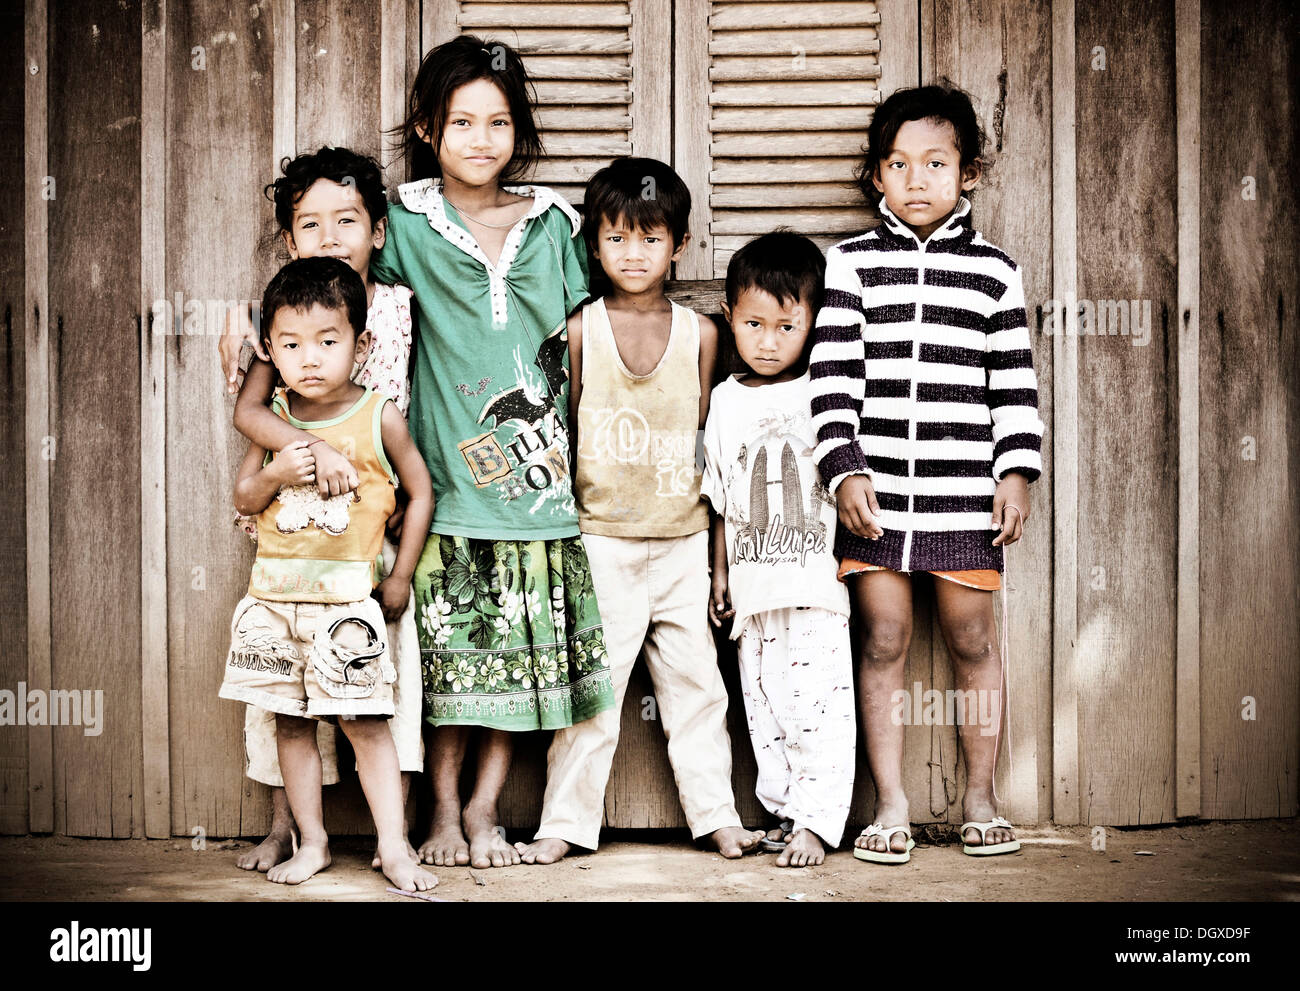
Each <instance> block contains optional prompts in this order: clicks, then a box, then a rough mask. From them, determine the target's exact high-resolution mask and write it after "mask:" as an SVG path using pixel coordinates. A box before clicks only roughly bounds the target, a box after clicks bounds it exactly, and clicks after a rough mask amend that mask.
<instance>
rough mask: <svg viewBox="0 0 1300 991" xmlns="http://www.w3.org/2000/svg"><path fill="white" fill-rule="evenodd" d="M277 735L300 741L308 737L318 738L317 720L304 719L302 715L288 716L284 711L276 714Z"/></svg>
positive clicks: (281, 737)
mask: <svg viewBox="0 0 1300 991" xmlns="http://www.w3.org/2000/svg"><path fill="white" fill-rule="evenodd" d="M275 735H276V737H277V738H279V739H283V740H289V741H298V740H303V739H307V738H311V739H312V740H315V739H316V720H315V719H304V718H303V717H302V716H286V715H285V714H284V713H282V712H277V713H276V714H275Z"/></svg>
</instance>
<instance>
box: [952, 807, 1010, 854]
mask: <svg viewBox="0 0 1300 991" xmlns="http://www.w3.org/2000/svg"><path fill="white" fill-rule="evenodd" d="M995 828H997V829H1014V828H1015V827H1014V826H1012V825H1011V823H1009V822H1007V820H1005V819H1003V818H1002V817H1001V816H994V817H993V818H992V819H990V820H989V821H988V822H963V823H962V824H961V839H962V847H961V852H962V853H964V854H966V855H967V856H969V857H996V856H997V855H998V854H1000V853H1015V852H1016V851H1017V850H1019V849H1020V841H1019V840H1007V842H1005V843H994V844H992V845H989V844H986V843H985V842H984V839H985V836H986V834H987V833H988V831H989V830H990V829H995ZM968 829H973V830H975V831H976V832H978V833H979V834H980V845H979V846H971V845H970V844H968V843H967V842H966V830H968Z"/></svg>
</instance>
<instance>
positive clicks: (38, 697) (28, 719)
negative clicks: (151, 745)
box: [0, 681, 104, 736]
mask: <svg viewBox="0 0 1300 991" xmlns="http://www.w3.org/2000/svg"><path fill="white" fill-rule="evenodd" d="M0 726H81V727H84V729H83V733H84V734H85V735H86V736H99V734H100V733H102V732H104V691H103V689H102V688H97V689H95V690H94V691H93V692H92V691H91V690H90V689H88V688H86V689H81V690H80V691H79V690H77V689H75V688H73V689H67V690H65V689H62V688H52V689H50V690H49V691H45V690H44V689H42V688H33V689H30V690H29V689H28V688H27V682H25V681H20V682H18V690H17V691H10V690H9V689H8V688H0Z"/></svg>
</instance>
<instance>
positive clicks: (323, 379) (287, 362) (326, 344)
mask: <svg viewBox="0 0 1300 991" xmlns="http://www.w3.org/2000/svg"><path fill="white" fill-rule="evenodd" d="M267 337H268V339H269V341H270V345H271V360H272V361H273V362H274V363H275V367H276V369H277V370H278V371H279V372H280V377H281V378H283V379H284V384H285V385H287V386H288V387H289V388H290V389H292V390H293V391H294V392H296V393H298V395H300V396H302V397H303V398H305V399H312V400H317V401H328V400H329V399H331V398H333V395H334V393H335V392H337V391H338V390H339V389H340V388H341V387H343V386H344V385H346V384H347V383H348V381H349V380H350V377H351V375H352V366H353V364H354V362H358V361H363V360H365V357H366V353H367V351H368V350H369V348H370V332H369V331H365V332H363V333H362V334H361V335H360V336H359V337H356V338H355V339H354V337H353V333H352V327H351V326H350V325H349V324H348V315H347V311H345V310H341V309H330V308H328V307H324V306H321V305H320V304H319V303H316V304H313V305H312V307H311V309H309V310H295V309H292V308H290V307H287V306H286V307H282V308H281V309H279V310H277V311H276V313H275V318H274V320H273V321H272V324H271V329H270V332H269V333H268V335H267Z"/></svg>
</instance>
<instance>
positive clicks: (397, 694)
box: [244, 537, 424, 788]
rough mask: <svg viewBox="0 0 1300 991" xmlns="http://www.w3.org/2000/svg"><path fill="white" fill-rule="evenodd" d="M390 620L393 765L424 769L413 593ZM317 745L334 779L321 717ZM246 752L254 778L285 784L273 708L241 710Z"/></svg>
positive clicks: (387, 563)
mask: <svg viewBox="0 0 1300 991" xmlns="http://www.w3.org/2000/svg"><path fill="white" fill-rule="evenodd" d="M383 558H384V574H388V572H389V571H391V570H392V568H393V562H394V561H396V560H397V548H396V546H394V544H393V542H392V541H391V540H389V539H388V538H387V537H385V538H384V551H383ZM387 625H388V642H389V644H390V645H391V646H392V648H393V666H394V667H395V668H396V669H397V681H396V683H395V684H394V685H393V708H394V715H393V717H392V718H391V719H389V720H388V728H389V730H391V731H392V734H393V743H394V744H395V745H396V747H397V766H398V767H399V768H401V770H403V771H422V770H424V743H423V741H422V740H421V738H420V726H421V723H420V705H421V703H422V702H423V695H424V690H423V683H422V677H421V674H420V643H419V640H418V638H417V637H416V633H415V594H414V592H412V594H411V597H410V598H409V599H408V600H407V602H406V612H404V613H402V617H401V619H399V620H398V621H397V622H395V623H389V624H387ZM316 747H317V749H319V750H320V763H321V784H325V785H332V784H337V783H338V780H339V768H338V756H337V753H336V751H335V746H334V724H333V723H327V722H322V723H321V724H320V725H319V726H317V727H316ZM244 753H245V754H246V755H247V757H248V770H247V772H246V773H247V774H248V776H249V777H250V778H252V779H253V780H254V781H260V782H261V783H262V784H264V785H270V786H271V787H273V788H283V787H284V775H282V774H281V773H280V758H279V754H278V751H277V750H276V745H275V713H273V712H270V711H268V710H266V709H261V708H258V707H257V706H254V705H250V706H248V707H247V708H246V709H245V711H244Z"/></svg>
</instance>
